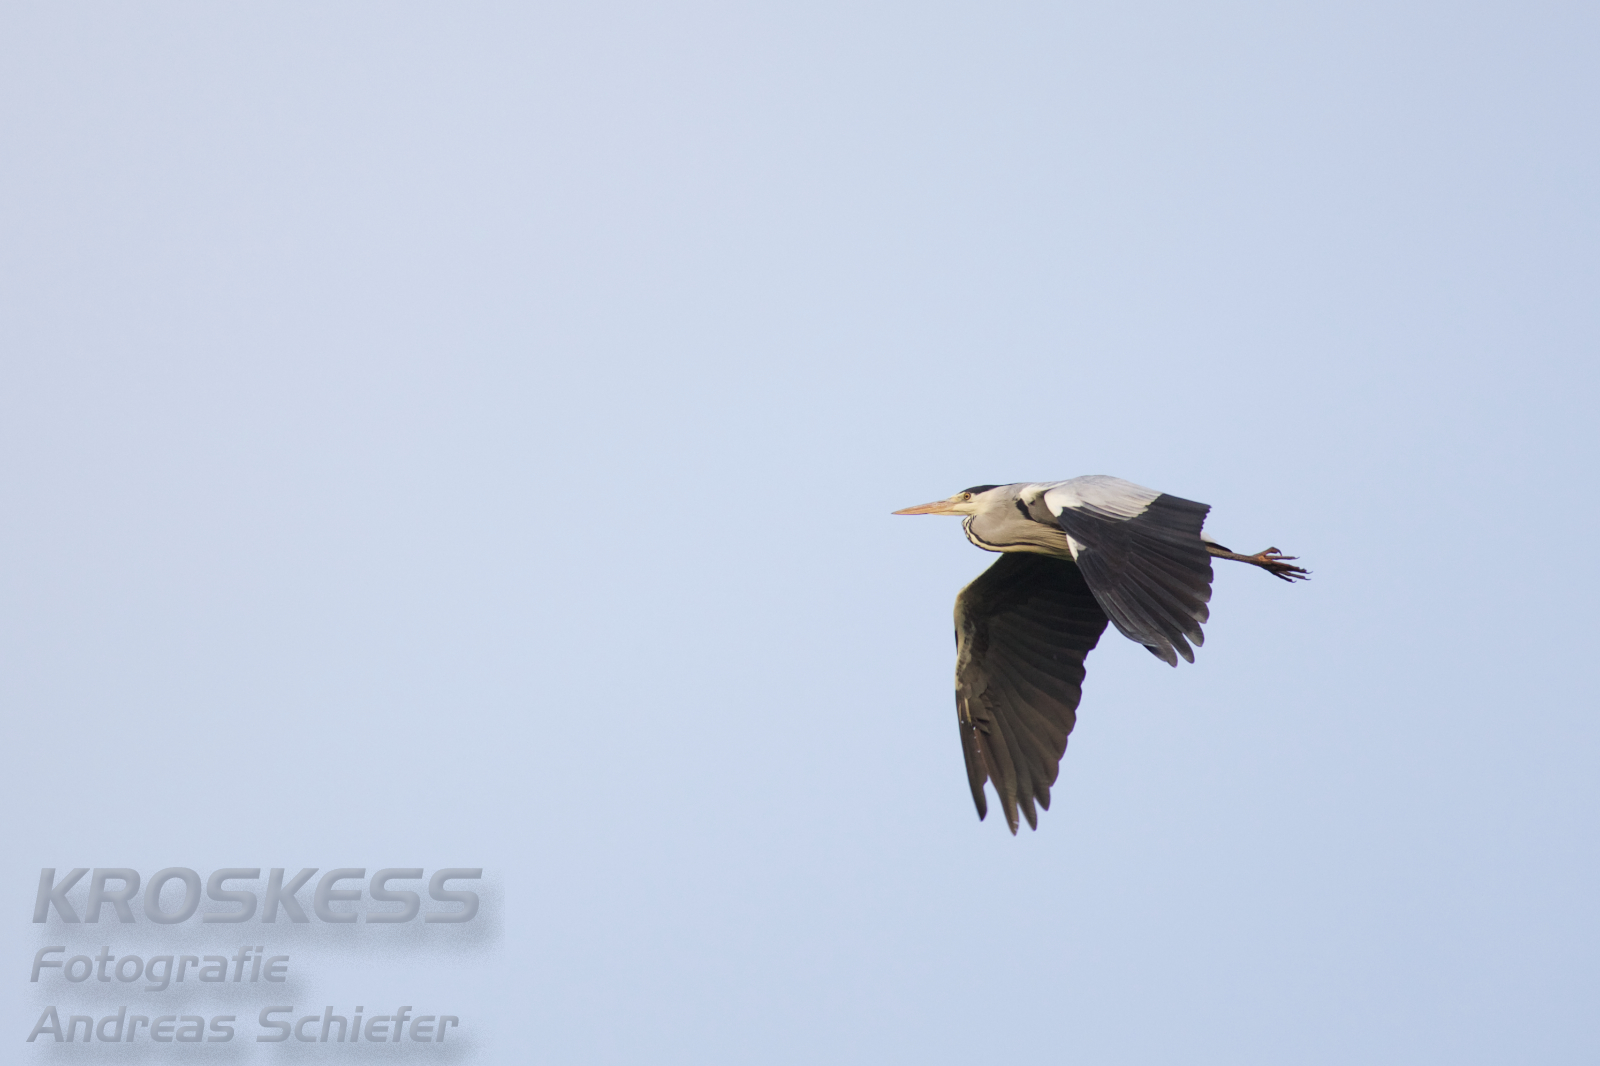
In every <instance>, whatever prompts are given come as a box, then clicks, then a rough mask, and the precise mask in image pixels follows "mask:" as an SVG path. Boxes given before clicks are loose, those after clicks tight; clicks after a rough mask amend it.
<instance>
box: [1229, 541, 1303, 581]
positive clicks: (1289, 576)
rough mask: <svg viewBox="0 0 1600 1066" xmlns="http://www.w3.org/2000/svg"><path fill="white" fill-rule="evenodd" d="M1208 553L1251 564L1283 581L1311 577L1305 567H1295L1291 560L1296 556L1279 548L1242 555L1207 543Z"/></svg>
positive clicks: (1301, 579)
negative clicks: (1286, 553) (1284, 552)
mask: <svg viewBox="0 0 1600 1066" xmlns="http://www.w3.org/2000/svg"><path fill="white" fill-rule="evenodd" d="M1206 551H1208V552H1210V553H1211V554H1212V555H1215V556H1216V557H1217V558H1219V559H1233V560H1235V561H1236V562H1241V563H1249V564H1250V565H1251V566H1259V567H1261V569H1263V570H1265V571H1266V572H1267V573H1269V574H1271V575H1272V576H1273V577H1275V578H1278V579H1279V580H1281V581H1305V580H1308V579H1309V578H1310V577H1311V571H1309V570H1307V569H1306V568H1305V567H1303V566H1295V565H1294V564H1293V563H1291V562H1290V561H1289V560H1291V559H1295V558H1298V557H1297V556H1294V555H1284V554H1283V553H1282V552H1280V551H1279V550H1278V549H1277V548H1268V549H1266V550H1265V551H1258V552H1256V553H1255V554H1254V555H1240V554H1239V553H1238V552H1231V551H1229V550H1228V549H1226V548H1224V547H1223V546H1222V545H1220V544H1212V543H1210V542H1209V541H1208V542H1207V543H1206Z"/></svg>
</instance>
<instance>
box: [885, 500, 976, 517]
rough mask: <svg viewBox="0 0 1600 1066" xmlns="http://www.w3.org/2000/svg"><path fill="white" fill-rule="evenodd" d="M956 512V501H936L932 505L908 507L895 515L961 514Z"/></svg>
mask: <svg viewBox="0 0 1600 1066" xmlns="http://www.w3.org/2000/svg"><path fill="white" fill-rule="evenodd" d="M959 513H960V512H958V511H956V510H955V501H954V500H934V501H933V502H932V503H925V504H922V505H921V506H920V507H907V508H906V509H905V510H903V511H896V512H895V514H959Z"/></svg>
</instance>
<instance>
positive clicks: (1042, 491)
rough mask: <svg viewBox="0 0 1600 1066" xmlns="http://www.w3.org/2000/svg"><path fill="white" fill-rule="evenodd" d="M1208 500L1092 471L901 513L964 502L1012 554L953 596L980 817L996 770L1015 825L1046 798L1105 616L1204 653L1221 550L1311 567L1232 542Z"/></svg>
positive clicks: (1298, 572)
mask: <svg viewBox="0 0 1600 1066" xmlns="http://www.w3.org/2000/svg"><path fill="white" fill-rule="evenodd" d="M1209 510H1210V508H1209V507H1208V506H1207V505H1205V504H1203V503H1195V502H1194V501H1192V500H1185V499H1180V498H1179V497H1176V496H1169V495H1166V494H1165V493H1160V492H1156V491H1154V490H1153V489H1147V488H1144V487H1143V486H1140V485H1135V484H1133V483H1132V482H1129V481H1123V480H1122V479H1120V478H1114V477H1106V476H1104V475H1090V476H1087V477H1077V478H1072V479H1070V480H1067V481H1051V482H1038V483H1018V484H1013V485H977V486H974V487H973V488H970V489H967V490H964V491H963V492H959V493H957V494H956V495H954V496H952V497H950V498H949V499H948V500H939V501H936V502H934V503H930V504H924V505H923V506H921V507H910V508H907V509H905V510H904V511H897V512H895V513H896V514H959V515H963V516H965V517H964V520H963V522H962V526H963V528H964V529H965V531H966V534H967V539H968V540H970V541H971V542H972V543H973V544H975V545H977V546H978V547H980V548H982V549H984V550H985V551H992V552H1000V553H1002V557H1001V558H1000V559H999V560H998V561H996V562H995V564H994V565H993V566H991V567H990V568H989V569H988V570H986V571H984V573H982V574H980V575H979V576H978V578H977V580H975V581H973V582H972V583H971V584H970V585H968V586H967V587H966V588H965V589H963V590H962V591H961V594H960V595H959V596H957V597H956V608H955V623H956V712H957V718H958V721H959V724H960V726H961V746H962V751H963V752H964V754H965V756H966V762H967V777H968V782H969V784H970V785H971V787H972V797H973V801H974V802H975V803H976V804H977V807H978V817H979V818H982V817H984V815H985V814H986V813H987V811H988V803H987V801H986V800H985V798H984V783H985V782H986V781H992V782H993V783H994V787H995V791H996V793H997V794H998V796H999V798H1000V802H1001V805H1002V806H1003V807H1004V808H1005V812H1006V821H1007V822H1008V823H1009V825H1010V827H1011V831H1012V832H1013V833H1015V832H1016V831H1017V825H1018V821H1017V814H1018V810H1019V808H1020V810H1021V812H1022V814H1023V815H1025V816H1026V817H1027V819H1028V824H1029V825H1030V826H1036V825H1037V814H1036V813H1035V811H1034V801H1035V800H1037V801H1038V803H1039V805H1040V806H1042V807H1044V808H1045V809H1047V810H1048V809H1049V806H1050V786H1051V785H1053V784H1054V783H1055V780H1056V774H1057V771H1058V769H1059V766H1060V762H1061V756H1062V754H1063V753H1064V752H1065V751H1066V746H1067V736H1068V734H1070V733H1071V732H1072V727H1073V725H1074V724H1075V722H1076V720H1077V707H1078V702H1079V699H1080V698H1081V696H1082V683H1083V676H1084V668H1083V660H1084V657H1085V656H1086V655H1087V654H1088V653H1089V651H1090V649H1092V648H1093V647H1094V646H1095V644H1097V643H1098V642H1099V639H1100V634H1101V633H1102V632H1103V631H1104V630H1105V627H1106V623H1107V622H1108V621H1109V622H1111V623H1112V624H1114V625H1115V626H1116V627H1117V629H1118V630H1120V631H1121V632H1122V633H1123V634H1124V635H1125V636H1127V637H1128V638H1129V639H1131V640H1135V641H1138V642H1139V643H1141V644H1143V645H1144V646H1145V647H1146V648H1147V649H1148V650H1149V651H1150V653H1151V654H1152V655H1154V656H1156V657H1157V658H1158V659H1161V660H1162V661H1163V662H1166V663H1168V664H1170V665H1173V666H1176V665H1177V663H1178V658H1179V657H1180V656H1181V657H1182V658H1184V659H1186V660H1188V661H1189V662H1193V661H1194V652H1193V650H1192V649H1191V647H1190V645H1191V644H1193V645H1194V646H1196V647H1198V646H1199V645H1200V644H1202V643H1203V642H1204V640H1205V634H1204V632H1203V631H1202V630H1201V624H1202V623H1203V622H1205V621H1206V620H1207V619H1208V618H1209V617H1210V611H1209V608H1208V607H1207V603H1208V601H1209V600H1210V599H1211V559H1212V557H1214V556H1215V557H1221V558H1226V559H1235V560H1238V561H1241V562H1247V563H1250V564H1252V565H1255V566H1259V567H1261V568H1262V569H1265V570H1267V571H1268V572H1269V573H1272V574H1274V575H1275V576H1277V577H1280V578H1282V579H1284V580H1285V581H1293V580H1297V579H1300V578H1303V577H1305V576H1306V571H1304V570H1302V569H1301V568H1300V567H1297V566H1293V565H1291V564H1290V563H1289V562H1288V561H1287V560H1288V559H1289V558H1291V557H1289V556H1284V555H1281V554H1279V553H1278V550H1277V549H1276V548H1268V549H1267V550H1266V551H1264V552H1258V553H1257V554H1256V555H1248V556H1247V555H1240V554H1238V553H1235V552H1231V551H1229V550H1228V549H1226V548H1224V547H1222V546H1221V545H1219V544H1217V543H1215V542H1214V541H1212V540H1210V539H1209V538H1207V537H1206V536H1205V535H1204V534H1203V533H1202V532H1201V527H1202V525H1203V524H1204V522H1205V517H1206V513H1207V512H1208V511H1209Z"/></svg>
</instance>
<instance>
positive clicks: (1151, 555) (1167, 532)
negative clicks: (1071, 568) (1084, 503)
mask: <svg viewBox="0 0 1600 1066" xmlns="http://www.w3.org/2000/svg"><path fill="white" fill-rule="evenodd" d="M1210 510H1211V508H1210V507H1209V506H1207V505H1206V504H1203V503H1195V502H1194V501H1193V500H1184V499H1179V498H1178V497H1176V496H1166V495H1162V496H1157V497H1156V498H1155V499H1154V500H1151V501H1150V505H1149V506H1148V507H1146V508H1145V510H1144V511H1143V513H1141V514H1139V515H1137V516H1135V517H1133V518H1123V517H1119V516H1117V515H1114V514H1107V513H1105V512H1102V511H1100V510H1098V509H1096V508H1094V507H1063V508H1062V509H1061V513H1060V514H1059V515H1058V516H1057V520H1058V521H1059V522H1060V524H1061V528H1062V529H1063V530H1065V531H1066V533H1067V536H1069V537H1071V538H1072V539H1073V540H1075V541H1077V542H1078V544H1079V545H1081V547H1080V548H1079V549H1078V554H1077V560H1078V566H1079V568H1080V569H1081V570H1082V571H1083V576H1084V579H1085V580H1086V581H1087V582H1088V583H1089V588H1090V589H1092V590H1093V591H1094V595H1095V599H1097V600H1099V601H1100V606H1101V607H1103V608H1105V612H1106V614H1107V615H1109V616H1110V618H1111V621H1112V623H1113V624H1114V625H1115V626H1116V627H1117V628H1118V629H1120V630H1121V631H1122V632H1123V634H1124V635H1125V636H1127V637H1129V638H1131V639H1133V640H1136V641H1138V642H1139V643H1140V644H1143V645H1144V646H1145V647H1147V648H1149V649H1150V654H1152V655H1154V656H1155V657H1156V658H1158V659H1160V660H1161V661H1162V662H1165V663H1168V664H1169V665H1172V666H1177V665H1178V656H1180V655H1181V656H1183V657H1184V658H1185V659H1187V660H1188V661H1189V662H1194V652H1193V651H1192V650H1190V648H1189V643H1190V642H1191V641H1192V642H1193V643H1194V644H1195V646H1196V647H1198V646H1199V645H1201V644H1203V643H1205V633H1204V632H1203V631H1202V630H1201V629H1200V623H1202V622H1204V621H1205V620H1206V619H1208V618H1209V617H1211V615H1210V610H1209V609H1208V608H1207V607H1206V603H1207V602H1208V601H1210V599H1211V555H1210V553H1208V552H1207V551H1206V547H1205V543H1204V542H1203V541H1202V540H1201V539H1200V527H1201V526H1202V525H1204V524H1205V520H1206V512H1208V511H1210Z"/></svg>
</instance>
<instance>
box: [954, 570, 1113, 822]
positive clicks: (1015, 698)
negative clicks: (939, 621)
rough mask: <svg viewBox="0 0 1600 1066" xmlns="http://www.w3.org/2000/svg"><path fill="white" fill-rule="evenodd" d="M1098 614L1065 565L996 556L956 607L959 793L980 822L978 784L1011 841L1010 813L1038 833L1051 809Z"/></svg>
mask: <svg viewBox="0 0 1600 1066" xmlns="http://www.w3.org/2000/svg"><path fill="white" fill-rule="evenodd" d="M1105 628H1106V616H1105V612H1104V611H1102V610H1101V609H1100V605H1099V604H1098V603H1096V602H1095V597H1094V594H1093V593H1092V592H1090V590H1089V586H1088V585H1087V584H1086V583H1085V582H1084V579H1083V574H1082V573H1080V572H1079V569H1078V566H1077V565H1076V564H1075V563H1073V562H1072V561H1071V560H1069V559H1063V558H1059V557H1055V556H1048V555H1035V554H1032V553H1029V552H1008V553H1006V554H1004V555H1002V556H1000V559H999V561H997V562H996V563H995V564H994V565H993V566H991V567H989V569H987V570H985V571H984V572H983V573H982V574H980V575H978V579H977V580H976V581H974V582H973V583H972V584H970V585H968V586H967V587H966V588H964V589H962V590H961V595H959V596H957V597H956V715H957V718H958V719H959V724H960V727H961V751H962V754H964V755H965V756H966V760H967V783H968V784H969V785H971V787H972V800H973V802H974V803H976V804H977V806H978V817H979V818H982V817H984V816H985V815H986V814H987V813H988V811H989V807H988V803H987V802H986V801H985V799H984V795H983V785H984V782H985V781H993V782H994V790H995V794H996V795H997V796H998V797H999V799H1000V805H1001V807H1003V808H1004V809H1005V812H1006V823H1007V824H1008V825H1010V827H1011V831H1012V832H1013V833H1015V832H1016V831H1017V807H1018V806H1019V805H1020V806H1021V807H1022V813H1023V814H1024V815H1026V817H1027V819H1028V825H1029V826H1031V827H1034V828H1038V814H1037V813H1036V812H1035V811H1034V807H1033V804H1034V801H1035V800H1038V802H1039V805H1040V806H1042V807H1043V808H1044V809H1045V810H1049V809H1050V786H1051V785H1053V784H1055V781H1056V773H1057V770H1058V769H1059V767H1060V764H1061V756H1062V753H1063V752H1065V751H1066V750H1067V734H1069V733H1071V732H1072V726H1073V724H1074V723H1075V722H1076V721H1077V709H1078V700H1079V699H1080V698H1081V697H1082V695H1083V689H1082V685H1083V657H1084V656H1085V655H1087V654H1088V653H1089V649H1090V648H1093V647H1094V646H1095V644H1096V642H1098V641H1099V639H1100V634H1101V633H1102V632H1103V631H1104V630H1105Z"/></svg>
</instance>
